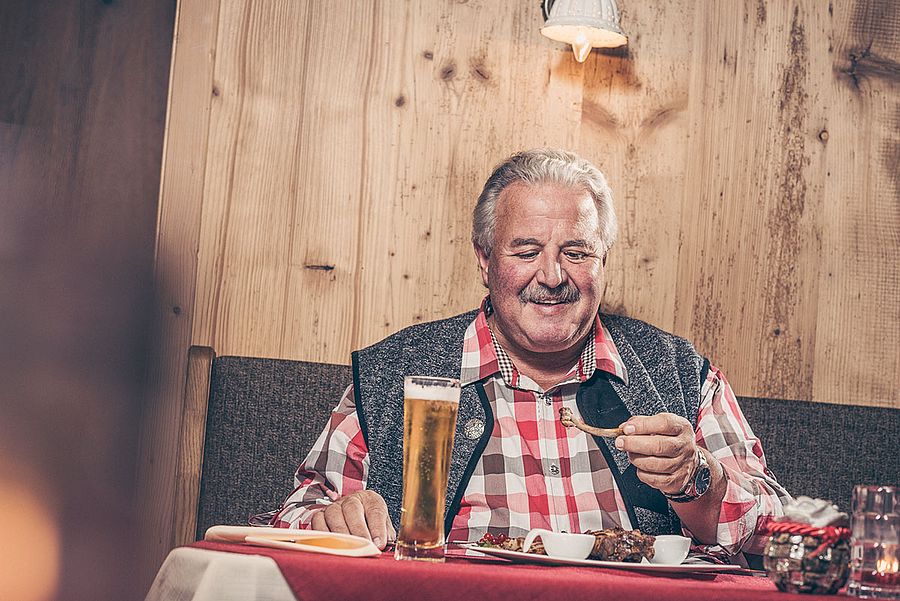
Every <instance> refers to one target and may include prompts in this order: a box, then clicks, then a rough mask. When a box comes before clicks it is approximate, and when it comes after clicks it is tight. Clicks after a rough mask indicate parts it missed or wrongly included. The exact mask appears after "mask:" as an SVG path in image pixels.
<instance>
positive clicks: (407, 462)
mask: <svg viewBox="0 0 900 601" xmlns="http://www.w3.org/2000/svg"><path fill="white" fill-rule="evenodd" d="M403 392H404V400H403V506H402V507H401V509H400V533H399V534H398V536H397V546H396V550H395V552H394V557H395V558H396V559H420V560H425V561H444V505H445V503H444V499H445V497H446V494H447V478H448V476H449V474H450V456H451V454H452V452H453V432H454V430H455V429H456V410H457V408H458V407H459V380H453V379H450V378H426V377H422V376H408V377H407V378H406V379H405V381H404V387H403Z"/></svg>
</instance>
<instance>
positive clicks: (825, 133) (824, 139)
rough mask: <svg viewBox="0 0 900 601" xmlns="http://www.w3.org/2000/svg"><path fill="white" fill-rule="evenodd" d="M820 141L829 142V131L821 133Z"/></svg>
mask: <svg viewBox="0 0 900 601" xmlns="http://www.w3.org/2000/svg"><path fill="white" fill-rule="evenodd" d="M819 140H821V141H822V142H827V141H828V130H827V129H823V130H822V131H820V132H819Z"/></svg>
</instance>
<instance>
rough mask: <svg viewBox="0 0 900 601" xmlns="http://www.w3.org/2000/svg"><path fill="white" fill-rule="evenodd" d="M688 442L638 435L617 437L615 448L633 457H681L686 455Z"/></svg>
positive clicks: (673, 438)
mask: <svg viewBox="0 0 900 601" xmlns="http://www.w3.org/2000/svg"><path fill="white" fill-rule="evenodd" d="M688 444H689V443H688V441H687V440H685V439H684V438H682V437H680V436H659V435H646V436H645V435H638V434H632V435H630V436H627V435H626V436H619V437H618V438H616V447H617V448H619V449H622V450H623V451H626V452H628V453H634V454H635V455H646V456H649V457H682V456H686V455H687V454H688V453H687V451H688V448H687V447H688Z"/></svg>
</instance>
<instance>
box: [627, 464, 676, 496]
mask: <svg viewBox="0 0 900 601" xmlns="http://www.w3.org/2000/svg"><path fill="white" fill-rule="evenodd" d="M637 477H638V480H640V481H641V482H643V483H644V484H646V485H648V486H652V487H653V488H655V489H656V490H659V491H662V492H664V493H669V494H675V493H677V492H679V491H681V489H682V488H683V487H684V476H679V475H677V474H651V473H649V472H644V471H642V470H638V471H637Z"/></svg>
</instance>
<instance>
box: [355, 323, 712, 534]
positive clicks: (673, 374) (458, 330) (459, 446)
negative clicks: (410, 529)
mask: <svg viewBox="0 0 900 601" xmlns="http://www.w3.org/2000/svg"><path fill="white" fill-rule="evenodd" d="M477 314H478V311H477V310H476V311H470V312H468V313H463V314H462V315H457V316H456V317H451V318H449V319H444V320H440V321H433V322H429V323H423V324H418V325H414V326H411V327H408V328H406V329H404V330H401V331H399V332H397V333H396V334H393V335H392V336H389V337H388V338H386V339H384V340H382V341H381V342H378V343H376V344H374V345H372V346H370V347H368V348H365V349H362V350H360V351H356V352H354V353H353V355H352V359H353V384H354V391H355V394H356V409H357V413H358V415H359V420H360V425H361V427H362V432H363V436H364V437H365V440H366V444H367V445H368V448H369V457H370V461H371V463H370V467H369V476H368V481H367V488H369V489H371V490H374V491H376V492H378V493H379V494H380V495H381V496H382V497H384V500H385V501H386V503H387V507H388V512H389V513H390V516H391V520H392V521H393V523H394V526H395V527H399V524H400V505H401V502H402V490H403V488H402V484H403V377H404V376H405V375H407V374H410V375H412V374H415V375H426V376H440V377H449V378H458V377H459V376H460V365H461V359H462V347H463V337H464V334H465V331H466V328H468V326H469V324H471V323H472V321H473V320H474V319H475V316H476V315H477ZM600 319H601V320H602V321H603V323H604V324H605V325H606V327H607V329H608V330H609V333H610V335H611V337H612V339H613V342H615V345H616V348H617V350H618V351H619V354H620V356H621V357H622V361H623V363H624V364H625V368H626V370H627V372H628V385H627V386H626V385H625V384H624V383H623V382H622V381H620V380H619V379H617V378H615V377H614V376H609V377H607V376H606V374H605V373H603V372H601V371H600V370H597V372H598V373H597V374H595V377H593V378H591V379H590V380H589V381H588V382H585V383H584V384H582V385H581V388H580V389H579V393H578V406H579V409H580V411H581V413H582V416H583V417H584V419H585V421H587V422H588V423H594V425H607V424H599V423H596V422H597V421H598V420H597V419H594V420H592V419H591V416H592V415H593V414H595V413H596V411H595V407H594V406H593V405H594V404H595V403H597V402H601V401H603V400H604V399H607V400H608V399H609V397H613V400H614V401H615V403H618V404H619V405H621V406H622V407H621V410H622V411H627V413H626V414H625V415H626V416H627V414H630V415H654V414H657V413H664V412H668V413H674V414H676V415H680V416H682V417H685V418H686V419H687V420H688V421H689V422H691V424H692V425H693V426H694V427H696V422H697V412H698V409H699V404H700V386H701V382H702V378H704V377H705V371H706V369H707V368H708V362H706V361H705V360H704V359H703V357H701V356H700V355H698V354H697V352H696V351H695V350H694V347H693V346H692V345H691V344H690V343H689V342H687V341H686V340H684V339H682V338H678V337H677V336H673V335H672V334H668V333H666V332H663V331H662V330H659V329H657V328H655V327H653V326H651V325H649V324H646V323H644V322H642V321H638V320H636V319H631V318H628V317H622V316H616V315H605V314H601V315H600ZM604 390H605V392H604ZM597 391H600V392H599V393H598V392H597ZM583 392H584V394H582V393H583ZM598 394H599V397H598ZM604 395H605V396H604ZM615 397H617V398H615ZM598 398H599V399H600V400H599V401H598ZM619 413H620V415H619V418H621V411H620V412H619ZM474 420H481V422H482V423H483V424H484V430H483V433H481V435H480V436H475V437H474V438H470V436H473V428H471V427H470V428H469V429H468V430H466V424H472V423H477V422H476V421H474ZM492 430H493V414H492V411H491V407H490V405H489V403H488V401H487V397H486V396H485V394H484V389H483V388H482V384H481V382H476V383H473V384H470V385H468V386H464V387H463V389H462V391H461V393H460V402H459V412H458V415H457V422H456V432H455V435H454V441H453V457H452V460H451V465H450V478H449V484H448V486H447V497H446V507H447V510H446V516H445V520H444V524H445V529H446V531H447V532H449V530H450V525H451V524H452V522H453V518H454V517H455V515H456V513H457V512H458V510H459V502H460V500H461V498H462V496H463V493H464V492H465V488H466V486H467V484H468V480H469V477H470V476H471V474H472V471H473V470H474V468H475V465H476V464H477V462H478V460H479V458H480V456H481V453H482V452H483V451H484V447H485V445H486V444H487V441H488V438H490V434H491V432H492ZM467 433H468V435H469V436H467ZM597 444H598V447H599V448H600V450H601V452H602V453H603V455H604V456H605V457H606V460H607V463H608V464H609V465H610V467H612V466H613V464H614V465H615V466H616V468H617V469H612V472H613V475H614V476H615V477H616V482H617V484H618V486H619V489H620V491H621V492H622V494H623V497H624V498H625V502H626V504H627V506H628V513H629V516H630V518H631V521H632V525H633V527H637V528H640V529H641V531H643V532H646V533H650V534H663V533H680V523H679V521H678V517H677V516H676V514H675V512H674V511H673V510H672V508H671V506H669V504H668V503H666V502H665V500H664V498H662V496H661V494H660V493H658V491H655V490H653V489H650V488H649V487H647V486H646V485H643V484H642V483H640V482H637V480H636V478H635V477H634V468H633V466H631V464H630V463H629V461H628V456H627V455H626V454H625V453H624V452H622V451H620V450H618V449H617V448H616V447H615V444H614V443H613V441H612V440H610V439H605V438H598V439H597ZM638 497H640V498H645V497H646V498H647V499H650V502H646V501H644V500H639V499H638Z"/></svg>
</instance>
